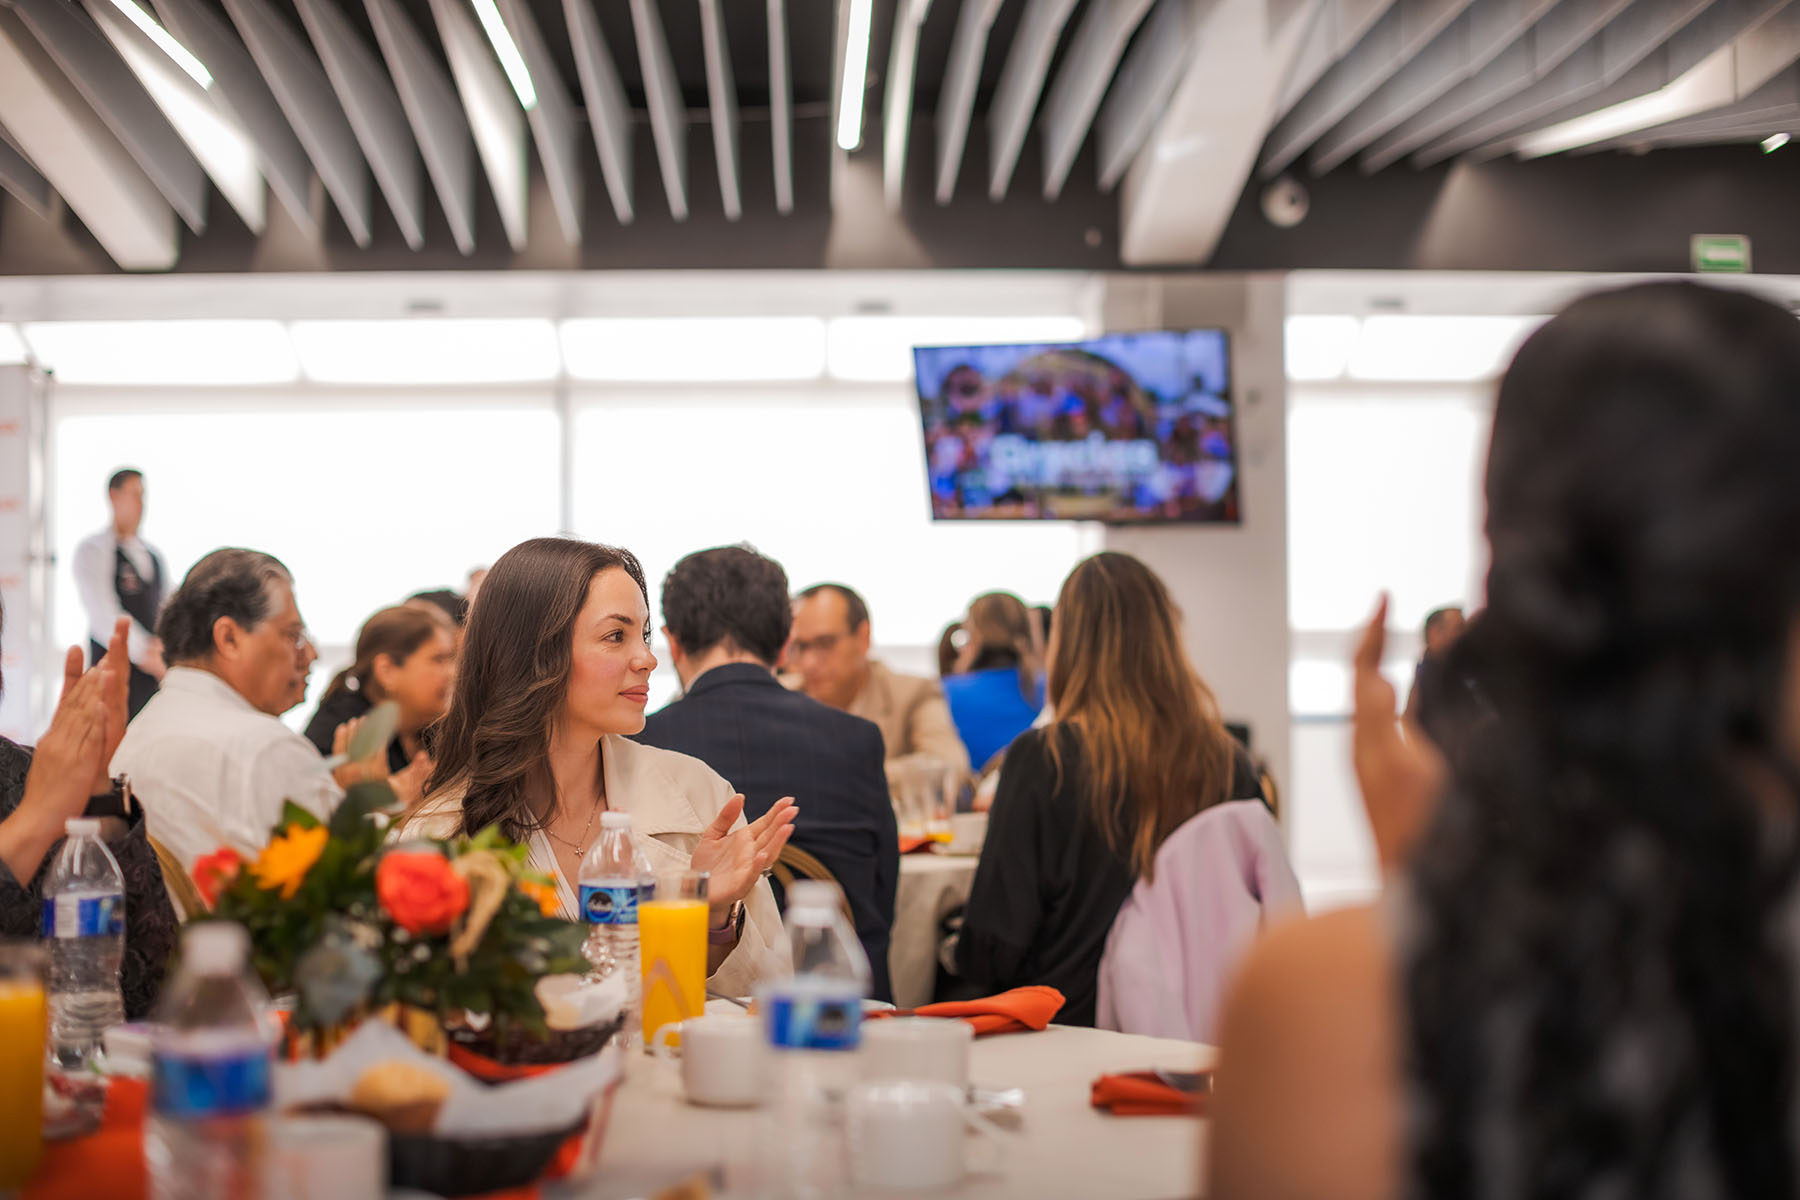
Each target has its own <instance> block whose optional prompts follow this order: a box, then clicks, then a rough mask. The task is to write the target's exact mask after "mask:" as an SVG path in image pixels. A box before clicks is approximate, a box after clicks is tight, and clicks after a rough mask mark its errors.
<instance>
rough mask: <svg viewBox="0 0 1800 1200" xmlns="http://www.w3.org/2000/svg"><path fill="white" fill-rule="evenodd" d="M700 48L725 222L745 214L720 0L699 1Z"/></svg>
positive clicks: (733, 90) (735, 109) (734, 101)
mask: <svg viewBox="0 0 1800 1200" xmlns="http://www.w3.org/2000/svg"><path fill="white" fill-rule="evenodd" d="M698 3H699V5H700V45H701V52H702V53H703V54H704V55H705V58H706V98H707V112H708V114H709V116H710V117H711V119H712V135H713V156H714V158H715V159H716V160H717V161H718V165H719V194H720V199H721V200H723V202H724V205H725V219H726V220H727V221H735V220H737V219H738V218H739V217H741V216H743V214H744V193H743V179H742V174H743V173H742V172H741V171H740V170H739V169H738V107H737V90H736V89H737V85H736V83H734V82H733V80H732V78H731V46H730V44H729V42H727V41H726V38H725V18H724V15H723V14H722V13H721V12H720V11H719V0H698Z"/></svg>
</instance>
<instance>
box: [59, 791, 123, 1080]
mask: <svg viewBox="0 0 1800 1200" xmlns="http://www.w3.org/2000/svg"><path fill="white" fill-rule="evenodd" d="M66 828H67V830H68V838H67V840H65V841H64V842H63V848H62V852H61V853H60V854H58V855H57V856H56V863H55V865H54V866H52V867H51V868H50V878H49V879H48V880H46V881H45V884H44V925H43V932H44V937H45V938H46V939H47V940H48V941H49V943H50V997H49V998H50V1060H51V1062H52V1063H53V1064H55V1065H56V1066H58V1067H61V1068H62V1069H64V1070H66V1071H79V1070H85V1069H86V1068H87V1067H88V1066H89V1065H90V1064H91V1063H92V1062H93V1060H94V1057H95V1055H97V1054H98V1053H99V1051H100V1047H101V1044H102V1039H103V1037H104V1035H105V1033H106V1031H107V1030H108V1029H109V1028H111V1027H112V1026H114V1025H119V1024H122V1023H123V1022H124V1020H125V999H124V997H123V995H121V993H120V991H119V964H120V960H121V959H122V958H123V957H124V953H125V876H124V875H123V874H121V873H120V871H119V863H118V860H117V859H115V858H114V857H113V856H112V851H110V850H108V849H107V848H106V843H105V842H103V841H101V840H100V822H98V821H94V820H88V819H85V818H82V817H72V818H70V820H69V823H68V825H67V826H66Z"/></svg>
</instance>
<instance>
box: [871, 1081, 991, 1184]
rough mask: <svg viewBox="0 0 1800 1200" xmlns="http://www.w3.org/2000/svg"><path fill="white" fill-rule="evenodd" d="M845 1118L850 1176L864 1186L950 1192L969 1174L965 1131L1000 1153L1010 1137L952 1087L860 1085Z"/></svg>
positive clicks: (910, 1083)
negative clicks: (945, 1189)
mask: <svg viewBox="0 0 1800 1200" xmlns="http://www.w3.org/2000/svg"><path fill="white" fill-rule="evenodd" d="M844 1113H845V1119H846V1124H847V1127H848V1130H849V1143H850V1174H851V1176H852V1177H853V1178H854V1179H855V1181H856V1183H857V1184H858V1185H859V1186H862V1187H874V1188H941V1187H949V1186H950V1185H952V1184H954V1183H956V1182H957V1181H958V1180H960V1179H961V1178H962V1177H963V1175H964V1173H965V1172H966V1171H967V1169H968V1165H967V1162H966V1161H965V1157H964V1151H965V1146H964V1143H965V1141H966V1140H967V1138H966V1137H965V1131H966V1130H968V1129H970V1128H973V1129H975V1130H977V1131H978V1132H980V1133H982V1134H985V1135H986V1136H987V1137H989V1138H990V1139H992V1140H993V1145H994V1148H995V1150H996V1152H997V1151H998V1149H999V1146H1000V1144H1001V1143H1002V1142H1003V1141H1004V1140H1005V1138H1006V1136H1007V1135H1006V1134H1005V1133H1003V1132H1002V1131H1001V1130H1000V1129H998V1128H997V1127H996V1126H995V1125H994V1124H993V1123H992V1122H990V1121H988V1120H987V1118H985V1117H983V1116H981V1115H980V1114H978V1113H976V1112H974V1111H973V1110H971V1109H970V1108H969V1107H968V1104H967V1099H966V1097H965V1095H964V1093H963V1089H962V1088H960V1087H955V1086H953V1085H951V1084H948V1083H932V1082H926V1081H922V1080H916V1079H892V1080H882V1081H878V1082H873V1083H859V1084H857V1085H856V1086H855V1087H853V1088H851V1089H850V1091H849V1092H848V1093H847V1094H846V1096H845V1098H844ZM997 1158H998V1154H997V1153H996V1159H997ZM995 1166H996V1169H997V1167H998V1162H997V1161H996V1164H995Z"/></svg>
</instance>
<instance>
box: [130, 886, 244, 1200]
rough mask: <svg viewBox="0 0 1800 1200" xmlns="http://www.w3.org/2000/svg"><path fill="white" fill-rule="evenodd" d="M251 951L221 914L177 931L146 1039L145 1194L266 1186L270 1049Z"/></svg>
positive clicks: (231, 1192)
mask: <svg viewBox="0 0 1800 1200" xmlns="http://www.w3.org/2000/svg"><path fill="white" fill-rule="evenodd" d="M249 950H250V939H249V936H248V935H247V934H246V933H245V932H244V928H243V926H241V925H234V924H231V923H229V922H225V921H203V922H201V923H199V924H195V925H190V926H188V927H187V930H186V931H185V932H184V933H183V935H182V939H181V970H180V972H179V973H178V974H177V975H176V976H175V978H174V979H173V980H172V981H171V982H170V983H169V985H168V987H167V988H166V989H165V991H164V992H163V999H162V1003H161V1005H160V1006H159V1007H158V1009H157V1014H156V1016H157V1025H158V1028H157V1030H156V1032H155V1033H154V1035H153V1037H152V1042H151V1047H152V1049H151V1080H152V1083H151V1099H150V1116H149V1119H148V1121H147V1122H146V1123H145V1129H144V1159H145V1165H146V1166H147V1167H148V1168H149V1175H150V1197H151V1200H254V1198H256V1197H260V1196H262V1195H263V1192H264V1175H263V1173H264V1170H265V1158H264V1151H263V1147H264V1145H265V1140H266V1130H265V1128H264V1126H265V1123H266V1120H267V1116H268V1111H269V1101H270V1086H271V1076H272V1067H271V1063H272V1059H273V1057H274V1048H273V1046H272V1045H271V1044H270V1041H269V1038H268V1036H267V1034H266V1032H265V1031H264V1029H263V1027H262V1025H261V1023H260V1022H259V1020H258V1012H259V1010H260V1009H261V1006H262V1005H263V1004H264V1003H265V1002H266V1001H267V999H268V998H267V996H266V995H265V994H264V993H263V990H262V985H261V984H259V983H258V982H257V981H256V979H255V978H254V977H253V976H251V975H249V974H248V973H247V972H246V971H245V963H246V961H247V960H248V957H249Z"/></svg>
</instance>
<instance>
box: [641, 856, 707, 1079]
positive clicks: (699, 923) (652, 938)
mask: <svg viewBox="0 0 1800 1200" xmlns="http://www.w3.org/2000/svg"><path fill="white" fill-rule="evenodd" d="M706 881H707V874H706V872H705V871H672V872H669V873H667V874H662V875H658V876H657V877H656V898H655V899H653V900H642V901H640V902H639V903H638V962H639V963H640V964H641V965H642V969H643V973H644V988H643V997H644V999H643V1005H644V1046H645V1047H646V1048H648V1047H649V1046H650V1045H651V1044H652V1043H651V1039H652V1038H654V1037H655V1036H656V1031H657V1030H658V1029H661V1028H662V1027H663V1026H664V1025H668V1024H671V1023H674V1022H677V1021H685V1020H687V1019H688V1018H689V1017H697V1016H699V1015H700V1014H701V1013H702V1012H704V1011H705V1009H706V926H707V924H708V916H707V912H708V908H707V903H706Z"/></svg>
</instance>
